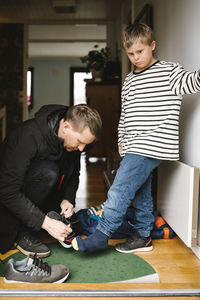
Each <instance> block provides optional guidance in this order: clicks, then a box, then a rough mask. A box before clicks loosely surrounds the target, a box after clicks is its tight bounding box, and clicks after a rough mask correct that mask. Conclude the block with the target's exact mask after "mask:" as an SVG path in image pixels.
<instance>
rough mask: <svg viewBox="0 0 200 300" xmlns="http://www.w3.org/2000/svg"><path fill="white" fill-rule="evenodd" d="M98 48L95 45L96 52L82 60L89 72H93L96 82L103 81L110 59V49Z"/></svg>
mask: <svg viewBox="0 0 200 300" xmlns="http://www.w3.org/2000/svg"><path fill="white" fill-rule="evenodd" d="M98 48H99V46H98V45H95V46H94V50H91V51H89V52H88V54H87V55H85V56H83V57H81V58H80V60H81V62H82V63H85V64H86V68H87V72H92V76H93V78H94V80H95V81H101V80H102V77H103V72H104V69H106V67H107V63H108V61H109V57H110V48H108V47H105V48H101V49H98Z"/></svg>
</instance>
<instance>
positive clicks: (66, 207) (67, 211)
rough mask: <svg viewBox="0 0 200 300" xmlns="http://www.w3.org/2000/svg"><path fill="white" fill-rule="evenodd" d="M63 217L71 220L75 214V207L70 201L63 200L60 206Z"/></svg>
mask: <svg viewBox="0 0 200 300" xmlns="http://www.w3.org/2000/svg"><path fill="white" fill-rule="evenodd" d="M60 207H61V213H60V214H61V215H63V214H64V216H65V218H70V217H71V216H72V215H73V213H74V206H73V204H71V203H70V202H69V201H68V200H63V201H62V202H61V204H60Z"/></svg>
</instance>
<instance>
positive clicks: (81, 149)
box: [78, 144, 86, 151]
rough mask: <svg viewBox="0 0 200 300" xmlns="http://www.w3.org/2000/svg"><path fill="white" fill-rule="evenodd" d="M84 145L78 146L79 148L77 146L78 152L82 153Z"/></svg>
mask: <svg viewBox="0 0 200 300" xmlns="http://www.w3.org/2000/svg"><path fill="white" fill-rule="evenodd" d="M85 146H86V145H85V144H80V145H79V146H78V150H79V151H83V150H84V148H85Z"/></svg>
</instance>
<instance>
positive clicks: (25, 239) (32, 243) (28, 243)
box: [14, 228, 50, 257]
mask: <svg viewBox="0 0 200 300" xmlns="http://www.w3.org/2000/svg"><path fill="white" fill-rule="evenodd" d="M14 245H15V247H16V248H17V249H18V250H19V251H20V252H22V253H23V254H24V255H29V254H32V255H33V254H35V253H36V254H37V255H38V257H47V256H49V255H50V250H49V248H48V247H47V246H46V245H45V244H43V243H42V242H41V241H40V240H38V239H37V238H36V237H35V235H34V234H33V233H32V232H31V231H29V230H28V229H25V228H23V230H22V231H20V232H19V234H18V236H17V240H16V242H15V243H14Z"/></svg>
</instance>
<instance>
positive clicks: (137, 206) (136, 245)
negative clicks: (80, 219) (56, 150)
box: [72, 24, 200, 253]
mask: <svg viewBox="0 0 200 300" xmlns="http://www.w3.org/2000/svg"><path fill="white" fill-rule="evenodd" d="M123 45H124V48H125V51H126V53H127V55H128V58H129V60H130V61H131V63H132V64H133V65H134V71H132V72H130V73H129V74H128V75H127V77H126V79H125V82H124V85H123V89H122V108H121V116H120V121H119V126H118V135H119V141H118V143H119V153H120V155H121V156H122V157H123V159H122V161H121V164H120V167H119V169H118V171H117V174H116V177H115V180H114V182H113V185H112V186H111V188H110V190H109V192H108V199H107V201H106V202H105V207H104V213H103V215H102V218H101V219H100V221H99V223H98V226H97V229H96V231H95V232H94V233H93V234H91V235H90V236H88V237H87V238H86V239H81V238H80V237H79V236H78V237H77V238H76V239H74V240H73V242H72V245H73V247H74V249H76V250H80V251H95V250H98V249H103V248H106V247H107V243H108V238H109V237H110V236H111V235H112V233H113V232H115V231H116V229H117V228H118V227H119V226H120V225H121V224H122V221H123V218H124V216H125V214H126V212H127V208H128V207H129V204H130V201H132V204H133V208H134V214H133V217H132V222H131V223H132V226H133V235H132V236H131V237H130V238H128V240H127V241H126V242H125V243H121V244H117V245H116V247H115V248H116V250H117V251H119V252H123V253H129V252H134V251H150V250H152V248H153V247H152V241H151V237H150V234H151V230H152V228H153V204H152V197H151V173H152V171H153V170H154V169H155V168H156V167H158V166H159V164H160V163H161V161H162V160H178V159H179V114H180V108H181V101H182V95H184V94H190V93H196V92H198V91H200V74H199V72H193V73H192V72H185V71H184V69H183V68H182V67H181V66H180V65H178V64H176V63H169V62H165V61H159V60H156V59H155V58H154V56H153V51H154V50H155V46H156V42H155V40H154V38H153V34H152V30H151V28H149V27H148V26H147V25H145V24H135V25H134V24H133V25H129V26H128V27H127V28H126V29H125V31H124V33H123Z"/></svg>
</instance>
